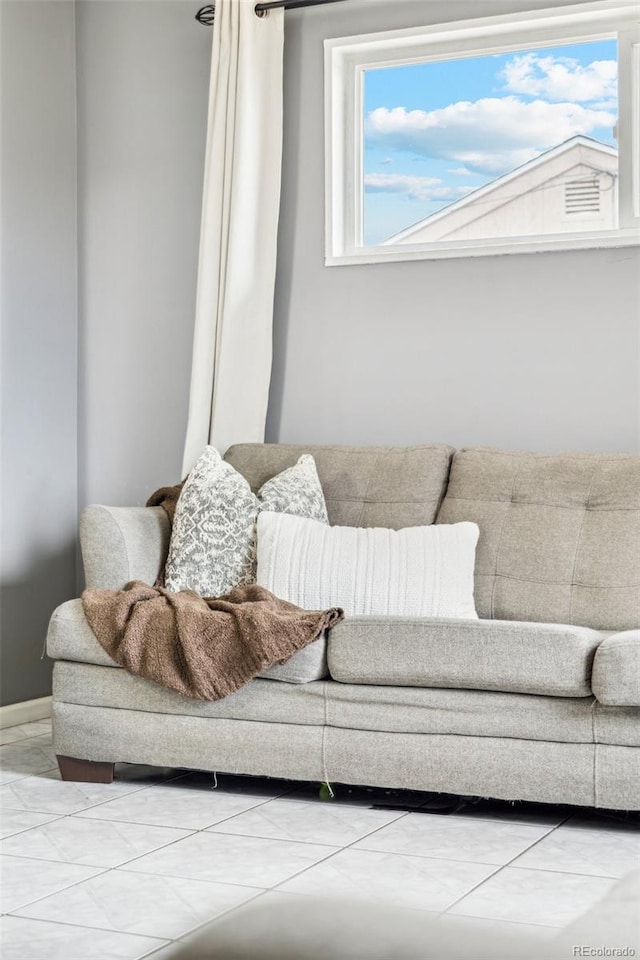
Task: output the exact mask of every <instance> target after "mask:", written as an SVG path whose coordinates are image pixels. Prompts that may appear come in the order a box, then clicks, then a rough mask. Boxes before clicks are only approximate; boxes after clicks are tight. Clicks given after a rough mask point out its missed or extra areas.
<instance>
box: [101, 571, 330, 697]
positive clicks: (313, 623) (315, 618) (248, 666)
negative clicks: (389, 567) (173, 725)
mask: <svg viewBox="0 0 640 960" xmlns="http://www.w3.org/2000/svg"><path fill="white" fill-rule="evenodd" d="M82 605H83V607H84V612H85V615H86V617H87V620H88V622H89V625H90V627H91V629H92V630H93V632H94V633H95V635H96V637H97V638H98V640H99V641H100V644H101V645H102V647H103V648H104V649H105V650H106V652H107V653H108V654H109V656H110V657H111V658H112V659H113V660H115V661H116V663H119V664H120V665H121V666H122V667H124V668H125V669H126V670H128V671H129V672H130V673H134V674H136V676H139V677H144V679H145V680H152V681H153V682H154V683H159V684H161V685H162V686H163V687H170V688H171V689H172V690H177V691H178V693H182V694H184V696H186V697H192V698H193V699H194V700H220V699H222V697H227V696H228V695H229V694H230V693H234V692H235V691H236V690H237V689H238V688H239V687H241V686H243V685H244V684H245V683H248V681H249V680H251V679H252V678H253V677H256V676H257V675H258V674H259V673H262V672H263V670H266V669H267V667H270V666H272V665H273V664H274V663H282V662H284V661H285V660H288V659H289V657H291V656H292V655H293V654H294V653H296V651H298V650H301V649H302V648H303V647H306V646H307V645H308V644H309V643H312V642H313V641H314V640H317V639H318V637H319V636H320V634H321V633H322V631H323V630H327V629H329V628H330V627H332V626H333V625H334V624H336V623H338V622H339V621H340V620H342V618H343V617H344V613H343V611H342V610H340V609H338V608H334V609H331V610H322V611H318V610H314V611H309V610H301V609H300V607H296V606H294V604H292V603H287V602H286V601H284V600H279V599H278V598H277V597H275V596H274V595H273V594H272V593H270V592H269V591H268V590H265V589H264V587H259V586H257V585H256V584H251V585H249V586H243V587H235V588H234V589H233V590H232V591H231V593H228V594H227V595H226V596H224V597H218V598H215V599H214V598H207V599H203V598H202V597H199V596H198V594H196V593H194V592H193V591H191V590H181V591H180V592H179V593H171V592H169V591H168V590H164V589H162V588H161V587H149V586H147V584H145V583H141V582H140V581H139V580H133V581H132V582H131V583H128V584H127V586H126V587H125V588H124V590H85V591H84V593H83V594H82Z"/></svg>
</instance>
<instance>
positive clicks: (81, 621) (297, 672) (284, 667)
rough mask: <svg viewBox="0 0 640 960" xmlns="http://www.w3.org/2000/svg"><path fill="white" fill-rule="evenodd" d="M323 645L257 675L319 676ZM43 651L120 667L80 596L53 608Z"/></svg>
mask: <svg viewBox="0 0 640 960" xmlns="http://www.w3.org/2000/svg"><path fill="white" fill-rule="evenodd" d="M326 645H327V641H326V638H325V636H324V635H323V636H322V637H320V638H319V639H318V640H315V641H314V642H313V643H310V644H309V646H307V647H304V648H303V649H302V650H299V651H298V652H297V653H294V655H293V656H292V657H290V658H289V659H288V660H287V662H286V663H275V664H274V665H273V666H272V667H269V668H268V669H267V670H265V672H264V673H263V674H261V675H260V676H261V677H265V678H266V679H269V680H281V681H283V682H285V683H309V682H310V681H312V680H320V679H322V678H323V677H326V676H328V669H327V651H326ZM47 654H48V655H49V656H50V657H51V658H52V659H53V660H71V661H74V662H76V663H92V664H97V665H98V666H101V667H116V668H117V669H118V670H120V669H122V668H121V667H120V664H119V663H116V662H115V660H112V659H111V657H110V656H109V655H108V654H107V653H106V652H105V651H104V649H103V648H102V647H101V646H100V644H99V642H98V641H97V639H96V636H95V634H94V632H93V630H92V629H91V627H90V626H89V624H88V623H87V619H86V617H85V615H84V610H83V609H82V600H68V601H67V602H66V603H63V604H61V606H59V607H58V608H57V609H56V610H54V612H53V616H52V617H51V621H50V623H49V631H48V633H47Z"/></svg>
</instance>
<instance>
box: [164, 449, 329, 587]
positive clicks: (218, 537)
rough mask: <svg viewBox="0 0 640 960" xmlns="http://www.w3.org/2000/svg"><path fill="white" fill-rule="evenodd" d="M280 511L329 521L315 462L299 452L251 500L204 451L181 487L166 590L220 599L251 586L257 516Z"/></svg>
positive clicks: (226, 466) (243, 485) (239, 479)
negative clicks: (295, 461)
mask: <svg viewBox="0 0 640 960" xmlns="http://www.w3.org/2000/svg"><path fill="white" fill-rule="evenodd" d="M260 510H270V511H278V510H283V511H287V512H288V513H294V514H297V515H298V516H301V517H313V518H314V519H315V520H317V521H320V522H321V523H323V524H324V523H328V517H327V505H326V503H325V499H324V493H323V492H322V487H321V486H320V480H319V479H318V472H317V470H316V463H315V460H314V459H313V457H312V456H311V455H310V454H303V455H302V456H301V457H300V459H299V460H298V462H297V463H295V464H294V465H293V466H292V467H288V468H287V469H286V470H283V471H282V473H279V474H277V476H275V477H273V478H272V479H271V480H267V482H266V483H265V484H263V486H262V487H261V488H260V490H259V491H258V495H257V496H256V495H255V494H254V493H253V492H252V490H251V487H250V486H249V484H248V483H247V481H246V480H245V478H244V477H243V476H242V474H240V473H238V471H237V470H236V469H235V468H234V467H232V466H231V464H230V463H225V461H224V460H223V459H222V457H221V456H220V454H219V453H218V451H217V450H216V449H215V448H214V447H206V448H205V450H204V452H203V453H202V455H201V456H200V457H199V458H198V461H197V463H196V464H195V466H194V468H193V470H192V471H191V473H190V474H189V477H188V479H187V481H186V483H185V485H184V487H183V488H182V492H181V493H180V497H179V499H178V503H177V504H176V512H175V517H174V520H173V530H172V532H171V542H170V544H169V556H168V557H167V565H166V569H165V584H166V587H167V589H168V590H172V591H177V590H195V592H196V593H199V594H200V596H202V597H219V596H221V595H222V594H224V593H227V592H228V591H229V590H231V589H232V588H233V587H236V586H238V585H239V584H244V583H254V582H255V567H256V564H255V560H256V518H257V516H258V513H259V512H260Z"/></svg>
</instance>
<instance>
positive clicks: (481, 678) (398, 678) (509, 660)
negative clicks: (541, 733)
mask: <svg viewBox="0 0 640 960" xmlns="http://www.w3.org/2000/svg"><path fill="white" fill-rule="evenodd" d="M607 636H608V634H607V633H603V632H600V631H598V630H590V629H589V628H587V627H574V626H564V625H560V624H555V623H523V622H509V621H497V620H443V619H430V618H426V617H424V618H422V617H416V618H405V617H352V618H350V619H347V620H345V621H344V622H343V623H340V624H338V626H337V627H335V628H334V629H333V630H332V631H331V632H330V635H329V646H328V662H329V672H330V674H331V676H332V678H333V679H334V680H338V681H340V682H341V683H356V684H357V683H366V684H380V685H383V686H401V687H453V688H458V689H471V690H500V691H504V692H507V693H531V694H542V695H545V696H555V697H586V696H589V694H590V693H591V668H592V664H593V659H594V655H595V652H596V649H597V647H598V645H599V644H600V643H601V642H602V641H603V640H604V639H605V637H607Z"/></svg>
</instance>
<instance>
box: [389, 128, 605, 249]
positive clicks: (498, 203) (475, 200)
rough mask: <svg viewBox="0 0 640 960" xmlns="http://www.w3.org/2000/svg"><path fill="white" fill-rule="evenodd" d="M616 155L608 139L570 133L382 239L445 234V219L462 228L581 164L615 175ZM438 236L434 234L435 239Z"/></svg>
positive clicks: (408, 239) (400, 240)
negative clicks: (527, 159)
mask: <svg viewBox="0 0 640 960" xmlns="http://www.w3.org/2000/svg"><path fill="white" fill-rule="evenodd" d="M617 157H618V151H617V149H616V148H615V147H611V146H609V145H608V144H606V143H602V142H601V141H599V140H593V139H592V138H591V137H585V136H581V135H580V136H575V137H571V138H570V139H569V140H565V141H564V143H561V144H559V145H558V146H557V147H552V148H551V149H550V150H546V151H545V152H544V153H541V154H540V155H539V156H538V157H534V159H533V160H529V161H528V162H527V163H523V164H522V165H521V166H519V167H516V168H515V170H512V171H510V172H509V173H505V174H503V176H501V177H497V178H496V179H495V180H491V181H490V182H489V183H487V184H485V185H484V186H483V187H478V189H477V190H473V191H472V192H471V193H468V194H467V195H466V196H465V197H462V198H461V199H460V200H456V201H454V202H453V203H449V204H447V206H446V207H442V208H441V209H440V210H437V211H436V212H435V213H432V214H431V215H430V216H428V217H425V218H424V219H423V220H419V221H418V222H417V223H414V224H412V225H411V226H410V227H406V228H405V229H404V230H401V231H400V232H399V233H396V234H394V235H393V236H391V237H389V238H388V239H387V240H385V241H383V244H393V243H411V242H412V238H413V237H414V236H415V234H418V233H423V232H424V233H429V232H434V233H437V234H438V235H439V236H442V234H443V233H446V232H447V227H448V226H449V223H447V224H445V223H444V221H451V224H450V226H451V230H452V231H455V230H459V229H460V228H461V227H464V226H465V225H466V224H468V223H470V222H472V221H473V220H475V219H477V218H479V217H485V216H487V215H490V214H491V213H492V212H493V211H495V210H497V209H498V208H499V207H502V206H503V205H505V204H507V203H511V202H513V201H514V200H517V199H519V198H520V197H522V196H524V195H525V194H527V193H532V192H534V191H536V190H538V189H539V188H540V187H541V186H542V185H543V184H547V183H549V181H550V180H555V179H556V178H558V177H560V176H562V175H563V174H566V173H567V172H569V171H570V170H572V169H574V168H576V167H578V166H583V167H584V166H586V167H589V168H591V169H592V170H593V171H594V172H600V171H602V172H607V173H610V174H613V175H615V174H616V172H617ZM479 201H481V202H479ZM454 221H455V226H454ZM436 225H437V230H434V231H432V230H431V227H432V226H433V227H434V228H435V227H436ZM437 238H438V237H434V239H437ZM423 239H427V238H426V237H416V240H417V241H418V242H420V241H421V240H423Z"/></svg>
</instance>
